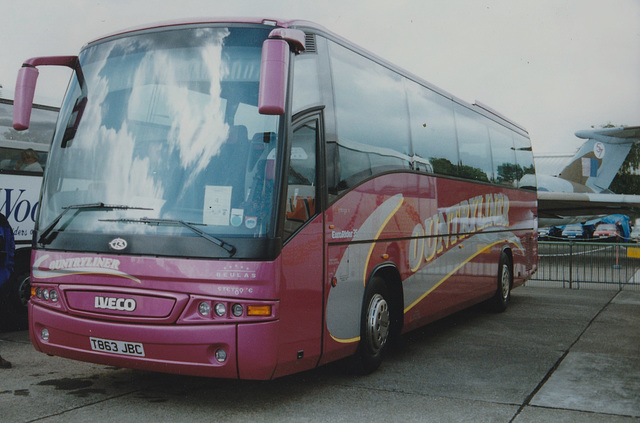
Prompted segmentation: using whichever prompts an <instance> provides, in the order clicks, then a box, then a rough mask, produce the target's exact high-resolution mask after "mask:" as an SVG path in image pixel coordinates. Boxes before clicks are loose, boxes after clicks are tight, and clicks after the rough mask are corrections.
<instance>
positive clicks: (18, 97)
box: [13, 56, 78, 131]
mask: <svg viewBox="0 0 640 423" xmlns="http://www.w3.org/2000/svg"><path fill="white" fill-rule="evenodd" d="M45 65H49V66H66V67H69V68H71V69H76V68H77V67H78V66H77V65H78V56H49V57H33V58H31V59H29V60H27V61H26V62H24V64H23V65H22V68H20V70H19V71H18V79H17V81H16V92H15V97H14V100H13V129H15V130H16V131H24V130H25V129H29V121H30V120H31V110H32V107H33V96H34V94H35V91H36V82H37V80H38V69H36V66H45Z"/></svg>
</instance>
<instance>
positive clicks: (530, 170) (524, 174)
mask: <svg viewBox="0 0 640 423" xmlns="http://www.w3.org/2000/svg"><path fill="white" fill-rule="evenodd" d="M513 142H514V148H515V150H516V162H517V163H518V181H519V182H518V187H519V188H522V189H528V190H532V191H535V190H536V171H535V166H534V164H533V151H532V150H531V142H530V141H529V139H528V138H526V137H523V136H522V135H518V134H515V135H514V138H513Z"/></svg>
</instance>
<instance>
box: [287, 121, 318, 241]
mask: <svg viewBox="0 0 640 423" xmlns="http://www.w3.org/2000/svg"><path fill="white" fill-rule="evenodd" d="M317 133H318V121H317V119H312V120H308V121H306V122H304V123H303V124H302V125H301V126H299V127H297V128H295V129H294V131H293V141H292V143H291V158H290V161H289V173H288V183H287V204H286V208H285V222H284V232H285V239H286V238H288V237H290V236H291V235H292V234H293V233H294V232H295V231H297V230H298V228H300V227H301V226H302V225H304V223H305V222H307V221H308V220H309V219H311V218H312V217H313V216H314V215H315V214H316V199H317V198H316V145H317Z"/></svg>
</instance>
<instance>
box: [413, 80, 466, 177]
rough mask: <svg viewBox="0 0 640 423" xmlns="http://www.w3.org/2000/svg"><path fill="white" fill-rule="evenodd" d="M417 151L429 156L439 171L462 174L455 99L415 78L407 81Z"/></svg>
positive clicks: (447, 173) (423, 155) (420, 154)
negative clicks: (455, 118)
mask: <svg viewBox="0 0 640 423" xmlns="http://www.w3.org/2000/svg"><path fill="white" fill-rule="evenodd" d="M407 96H408V100H409V112H410V115H411V139H412V141H413V153H414V154H415V155H416V156H419V157H421V158H423V159H428V160H429V162H430V163H431V166H432V167H433V171H434V172H435V173H440V174H443V175H454V176H455V175H457V174H458V144H457V141H456V128H455V120H454V117H453V103H452V101H451V100H449V99H446V98H445V97H442V96H441V95H439V94H436V93H434V92H433V91H431V90H429V89H427V88H425V87H423V86H421V85H418V84H416V83H413V82H408V83H407Z"/></svg>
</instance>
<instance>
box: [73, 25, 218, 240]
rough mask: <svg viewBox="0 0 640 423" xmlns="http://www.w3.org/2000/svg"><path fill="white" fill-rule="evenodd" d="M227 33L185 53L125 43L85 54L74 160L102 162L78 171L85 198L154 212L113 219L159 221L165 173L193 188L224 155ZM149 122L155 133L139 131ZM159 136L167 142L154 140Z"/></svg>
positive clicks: (200, 34) (204, 34) (208, 33)
mask: <svg viewBox="0 0 640 423" xmlns="http://www.w3.org/2000/svg"><path fill="white" fill-rule="evenodd" d="M228 34H229V31H228V30H227V29H211V28H209V29H200V30H197V31H194V32H193V33H192V36H193V35H195V37H194V38H203V39H202V40H201V41H200V42H201V43H202V45H201V46H197V47H196V48H185V49H176V48H171V49H155V47H157V46H155V44H156V43H154V42H152V41H150V40H148V39H144V38H142V39H138V38H139V37H137V38H132V39H122V40H117V41H115V42H113V43H111V45H110V46H109V47H108V48H106V47H107V46H108V44H107V45H104V44H103V45H102V46H100V47H101V48H98V49H96V51H95V52H93V53H90V54H89V55H88V56H87V59H88V60H87V62H88V63H87V65H86V68H84V69H83V70H84V71H85V75H86V79H87V84H88V87H87V92H88V99H89V101H88V103H87V107H86V109H85V110H84V114H83V118H82V124H81V125H80V126H79V128H78V132H77V133H76V136H75V139H74V141H73V147H74V149H79V150H82V153H81V154H74V155H73V156H74V157H76V158H77V157H82V158H86V159H88V158H90V157H93V159H92V162H93V163H96V164H97V166H95V167H93V168H87V169H82V170H80V169H78V171H79V172H78V174H85V175H86V180H87V183H88V185H86V184H85V186H84V187H83V188H85V189H87V190H88V191H89V192H88V193H87V194H88V196H89V197H91V198H89V199H88V200H89V201H101V202H104V203H108V204H126V205H129V206H134V207H153V208H154V210H153V211H151V210H144V211H134V210H128V211H114V213H112V214H111V215H110V217H111V218H117V216H116V215H118V216H125V215H126V216H127V217H134V216H138V217H142V216H147V217H160V209H161V207H162V205H163V204H164V203H165V201H166V198H165V196H166V195H167V192H166V191H167V190H168V189H171V188H172V187H168V186H166V185H168V184H169V183H171V182H170V179H171V178H168V177H167V174H166V173H167V172H174V171H176V170H182V171H183V172H181V174H184V175H185V179H186V180H183V181H182V183H183V184H184V185H185V186H188V185H189V184H190V183H191V182H192V181H193V180H194V179H195V178H196V177H197V176H198V174H199V173H200V172H201V171H202V170H203V169H205V168H206V166H207V165H208V164H209V162H210V160H211V158H212V157H213V156H215V155H217V154H218V153H219V151H220V146H221V145H222V144H223V143H224V142H225V141H226V139H227V136H228V132H229V127H228V125H227V124H226V123H225V122H224V107H223V106H224V104H223V103H222V102H223V100H222V99H221V85H220V81H221V80H222V79H223V78H224V76H225V75H226V74H227V73H228V70H227V69H226V66H224V65H223V64H222V63H223V61H222V45H223V41H224V39H225V37H226V36H227V35H228ZM192 44H193V42H192ZM151 47H154V48H151ZM194 87H195V88H196V89H198V90H201V89H202V88H201V87H205V90H204V91H205V92H201V91H196V90H194ZM127 95H128V98H127V97H126V96H127ZM116 108H117V109H122V110H115V109H116ZM125 109H126V110H125ZM145 124H151V125H153V126H154V128H156V129H154V130H151V128H145V127H141V125H145ZM157 128H164V130H159V129H157ZM159 133H162V134H163V135H162V138H160V137H158V139H154V138H153V134H159ZM105 152H109V154H104V153H105ZM101 155H103V156H104V158H100V156H101ZM167 157H175V158H174V159H173V160H172V162H171V165H173V166H174V167H179V168H181V169H175V168H174V169H172V168H170V166H167V162H166V160H167ZM69 158H70V157H69ZM70 164H71V163H70ZM74 165H75V166H82V163H75V164H74ZM187 170H188V171H187ZM184 171H186V172H184ZM163 173H165V174H163ZM89 181H94V182H93V183H91V182H89ZM140 230H143V228H140Z"/></svg>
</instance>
